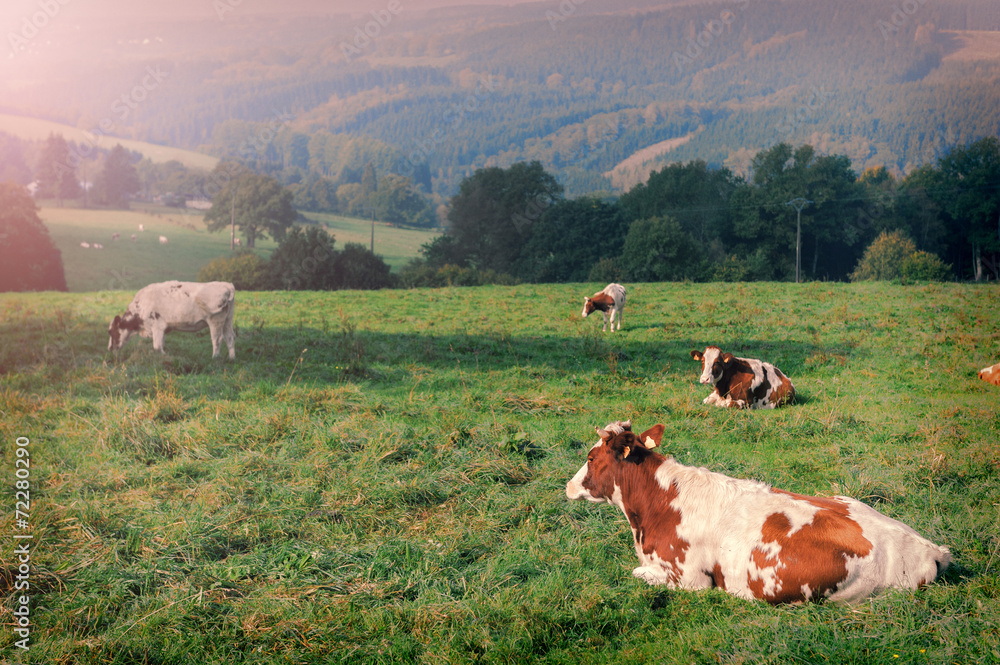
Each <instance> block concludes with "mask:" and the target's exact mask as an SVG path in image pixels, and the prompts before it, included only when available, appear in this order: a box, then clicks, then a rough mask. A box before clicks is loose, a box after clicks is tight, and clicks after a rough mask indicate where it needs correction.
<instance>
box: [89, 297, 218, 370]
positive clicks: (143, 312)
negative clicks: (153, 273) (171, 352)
mask: <svg viewBox="0 0 1000 665" xmlns="http://www.w3.org/2000/svg"><path fill="white" fill-rule="evenodd" d="M235 307H236V289H235V287H233V285H232V284H230V283H229V282H207V283H198V282H178V281H170V282H161V283H158V284H150V285H149V286H146V287H144V288H142V289H140V290H139V292H138V293H136V294H135V298H133V299H132V303H131V304H130V305H129V306H128V309H127V310H125V314H123V315H121V316H116V317H115V318H114V320H113V321H112V322H111V325H110V326H109V327H108V336H109V337H110V338H111V339H109V340H108V350H109V351H118V350H120V349H121V348H122V347H123V346H124V345H125V342H127V341H128V340H129V338H130V337H131V336H132V335H133V334H135V333H139V336H140V337H152V338H153V349H155V350H156V351H159V352H161V353H166V351H164V349H163V338H164V336H165V335H166V334H167V333H168V332H171V331H174V330H177V331H180V332H197V331H199V330H201V329H203V328H206V327H207V328H208V329H209V331H210V332H211V333H212V357H213V358H216V357H218V355H219V347H220V343H221V342H222V341H223V340H225V342H226V346H228V347H229V359H230V360H233V359H234V358H236V333H235V332H234V331H233V313H234V310H235Z"/></svg>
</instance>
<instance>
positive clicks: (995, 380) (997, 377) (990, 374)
mask: <svg viewBox="0 0 1000 665" xmlns="http://www.w3.org/2000/svg"><path fill="white" fill-rule="evenodd" d="M979 378H980V379H982V380H983V381H985V382H986V383H992V384H993V385H994V386H1000V363H997V364H996V365H990V366H989V367H984V368H982V369H981V370H979Z"/></svg>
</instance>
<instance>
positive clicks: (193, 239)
mask: <svg viewBox="0 0 1000 665" xmlns="http://www.w3.org/2000/svg"><path fill="white" fill-rule="evenodd" d="M39 216H40V217H41V218H42V221H43V222H45V225H46V226H47V227H48V229H49V233H50V235H51V236H52V239H53V240H54V241H55V244H56V247H57V248H58V249H59V250H60V252H62V259H63V268H64V270H65V271H66V283H67V286H68V288H69V290H70V291H101V290H132V291H136V290H138V289H140V288H142V287H143V286H146V285H147V284H149V283H151V282H159V281H164V280H168V279H180V280H187V281H195V280H196V279H197V276H198V270H199V269H200V268H201V267H202V266H203V265H205V264H206V263H208V262H209V261H211V260H212V259H214V258H217V257H220V256H228V255H229V254H230V249H229V232H228V231H220V232H218V233H209V232H208V231H207V230H206V229H205V223H204V221H203V219H204V214H203V213H201V212H195V211H189V210H186V209H172V208H151V209H148V210H139V209H137V210H96V209H83V208H57V207H43V208H42V209H41V210H40V212H39ZM307 217H308V218H310V219H312V220H313V221H317V222H319V223H321V224H324V225H325V226H326V227H327V229H328V230H329V232H330V233H331V234H332V235H333V236H334V239H335V241H336V247H337V248H338V249H343V247H344V245H345V244H346V243H348V242H357V243H361V244H363V245H364V246H365V247H368V246H369V242H370V239H371V222H368V221H365V220H359V219H352V218H347V217H338V216H335V215H320V214H312V213H307ZM140 224H142V225H143V228H144V229H145V232H140V231H139V230H138V229H139V225H140ZM113 233H118V234H120V238H119V239H118V240H117V241H112V240H111V235H112V234H113ZM133 233H134V234H135V235H136V240H135V242H132V240H131V235H132V234H133ZM161 235H162V236H166V237H167V240H168V243H167V244H166V245H161V244H160V243H159V242H158V239H159V237H160V236H161ZM434 236H435V234H433V233H432V232H429V231H417V230H412V229H399V228H390V227H387V226H385V225H384V224H376V226H375V253H376V254H378V255H379V256H381V257H382V259H383V260H384V261H385V262H386V263H388V264H389V265H390V266H391V267H392V268H393V269H395V270H398V269H399V268H400V267H402V266H403V265H404V264H405V263H406V262H407V261H409V260H410V259H412V258H414V257H416V256H417V255H418V253H419V250H420V246H421V245H422V244H423V243H425V242H429V241H430V240H431V239H433V238H434ZM81 242H86V243H89V244H92V243H94V242H98V243H100V244H102V245H104V249H102V250H96V249H85V248H83V247H81V246H80V243H81ZM275 247H277V243H275V242H274V241H272V240H261V239H258V240H257V253H258V254H260V255H261V256H263V257H264V258H267V257H269V256H270V254H271V252H272V251H274V248H275Z"/></svg>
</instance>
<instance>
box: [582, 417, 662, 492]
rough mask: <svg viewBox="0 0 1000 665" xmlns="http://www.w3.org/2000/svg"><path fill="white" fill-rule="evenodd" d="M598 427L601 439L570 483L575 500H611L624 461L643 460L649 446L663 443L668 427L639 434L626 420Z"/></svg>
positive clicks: (656, 426)
mask: <svg viewBox="0 0 1000 665" xmlns="http://www.w3.org/2000/svg"><path fill="white" fill-rule="evenodd" d="M595 429H596V431H597V435H598V436H599V437H600V441H598V442H597V443H596V444H594V446H593V447H592V448H591V449H590V452H589V453H587V463H586V464H584V465H583V466H582V467H580V470H579V471H577V472H576V475H575V476H573V478H571V479H570V481H569V482H568V483H566V496H567V497H568V498H569V499H571V500H576V499H586V500H587V501H594V502H595V503H611V501H612V498H613V496H614V494H615V478H616V476H617V474H616V471H617V469H618V468H619V467H620V466H621V465H622V464H623V463H626V462H637V461H639V460H640V459H641V458H642V455H643V453H644V452H645V450H646V449H649V448H655V447H656V446H658V445H660V440H661V439H662V438H663V430H664V427H663V425H655V426H653V427H651V428H650V429H648V430H646V431H645V432H643V433H642V434H638V435H637V434H634V433H633V432H632V423H631V422H630V421H628V420H626V421H624V422H622V421H618V422H615V423H611V424H609V425H607V426H606V427H605V428H604V429H601V428H599V427H598V428H595ZM640 450H641V451H642V452H637V451H640Z"/></svg>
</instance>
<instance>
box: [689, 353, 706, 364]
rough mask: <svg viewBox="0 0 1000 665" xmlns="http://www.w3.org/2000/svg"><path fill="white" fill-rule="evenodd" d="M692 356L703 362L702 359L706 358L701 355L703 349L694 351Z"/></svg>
mask: <svg viewBox="0 0 1000 665" xmlns="http://www.w3.org/2000/svg"><path fill="white" fill-rule="evenodd" d="M691 357H692V358H694V359H695V360H697V361H698V362H701V361H702V360H704V359H705V356H703V355H701V351H692V352H691Z"/></svg>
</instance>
